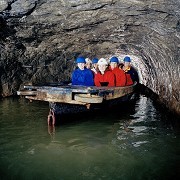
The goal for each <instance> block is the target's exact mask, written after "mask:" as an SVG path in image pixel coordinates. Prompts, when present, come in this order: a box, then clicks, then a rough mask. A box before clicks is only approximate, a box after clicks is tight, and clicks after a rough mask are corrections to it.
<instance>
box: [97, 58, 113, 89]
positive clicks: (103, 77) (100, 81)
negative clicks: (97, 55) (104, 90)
mask: <svg viewBox="0 0 180 180" xmlns="http://www.w3.org/2000/svg"><path fill="white" fill-rule="evenodd" d="M97 64H98V69H99V72H98V73H97V74H95V78H94V83H95V85H96V86H109V87H110V86H115V76H114V74H113V73H112V72H111V71H110V70H109V69H108V68H107V66H108V63H107V61H106V60H105V59H104V58H101V59H100V60H99V61H98V63H97Z"/></svg>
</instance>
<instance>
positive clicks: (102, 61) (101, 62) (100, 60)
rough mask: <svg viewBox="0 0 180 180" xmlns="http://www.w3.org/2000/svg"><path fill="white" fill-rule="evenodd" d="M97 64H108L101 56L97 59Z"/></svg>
mask: <svg viewBox="0 0 180 180" xmlns="http://www.w3.org/2000/svg"><path fill="white" fill-rule="evenodd" d="M98 65H108V63H107V61H106V59H104V58H101V59H99V61H98Z"/></svg>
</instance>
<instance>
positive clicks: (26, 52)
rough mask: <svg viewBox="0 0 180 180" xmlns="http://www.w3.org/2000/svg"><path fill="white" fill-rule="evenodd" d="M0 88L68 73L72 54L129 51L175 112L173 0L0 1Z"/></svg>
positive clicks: (178, 19)
mask: <svg viewBox="0 0 180 180" xmlns="http://www.w3.org/2000/svg"><path fill="white" fill-rule="evenodd" d="M0 51H1V53H0V91H1V94H2V95H3V96H9V95H13V94H15V93H16V91H17V90H18V89H19V88H20V87H21V86H22V85H23V84H27V83H39V82H55V81H56V82H57V81H64V80H70V79H71V72H72V70H73V68H74V60H75V58H76V57H77V56H78V55H80V54H81V55H84V56H88V57H90V58H92V57H95V56H96V57H98V58H100V57H105V58H107V59H108V58H109V57H110V56H112V55H116V56H118V57H119V58H120V60H122V59H123V57H124V56H125V55H129V56H131V57H132V60H133V62H132V64H133V65H135V66H136V67H137V69H138V71H139V77H140V82H141V83H142V84H144V85H145V86H147V87H148V88H150V89H151V90H152V91H153V92H155V93H156V94H158V95H159V98H160V100H161V101H162V102H163V103H164V104H166V106H167V107H169V108H170V109H171V110H173V111H175V112H177V113H179V114H180V93H179V92H180V73H179V72H180V1H178V0H171V1H169V0H149V1H146V0H128V1H127V0H126V1H125V0H58V1H54V0H48V1H46V0H0Z"/></svg>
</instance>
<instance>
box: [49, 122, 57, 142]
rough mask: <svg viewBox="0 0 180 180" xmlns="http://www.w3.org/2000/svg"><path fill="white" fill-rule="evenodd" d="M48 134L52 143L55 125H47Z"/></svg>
mask: <svg viewBox="0 0 180 180" xmlns="http://www.w3.org/2000/svg"><path fill="white" fill-rule="evenodd" d="M48 134H49V135H50V137H51V141H54V139H55V125H49V124H48Z"/></svg>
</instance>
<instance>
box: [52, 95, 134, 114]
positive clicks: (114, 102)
mask: <svg viewBox="0 0 180 180" xmlns="http://www.w3.org/2000/svg"><path fill="white" fill-rule="evenodd" d="M133 94H134V93H130V94H128V95H125V96H123V97H119V98H116V99H111V100H108V101H106V100H104V101H103V102H102V103H96V104H86V105H79V104H65V103H58V102H54V103H52V102H49V108H50V109H52V110H53V112H54V113H55V115H66V114H79V113H83V112H93V111H98V110H102V109H109V108H112V107H114V106H118V105H119V104H122V103H123V102H127V101H130V100H132V99H133V98H132V97H133Z"/></svg>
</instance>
